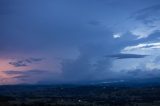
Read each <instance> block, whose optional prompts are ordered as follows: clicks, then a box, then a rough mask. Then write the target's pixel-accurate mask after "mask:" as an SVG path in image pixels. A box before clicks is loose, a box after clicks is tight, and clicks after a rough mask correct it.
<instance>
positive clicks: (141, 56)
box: [107, 54, 147, 59]
mask: <svg viewBox="0 0 160 106" xmlns="http://www.w3.org/2000/svg"><path fill="white" fill-rule="evenodd" d="M146 56H147V55H140V54H114V55H109V56H107V57H111V58H115V59H131V58H132V59H136V58H145V57H146Z"/></svg>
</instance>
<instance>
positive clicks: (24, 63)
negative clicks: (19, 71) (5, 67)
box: [9, 58, 43, 67]
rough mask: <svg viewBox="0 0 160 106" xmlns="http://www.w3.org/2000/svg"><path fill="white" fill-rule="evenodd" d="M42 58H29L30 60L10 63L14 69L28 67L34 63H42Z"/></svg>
mask: <svg viewBox="0 0 160 106" xmlns="http://www.w3.org/2000/svg"><path fill="white" fill-rule="evenodd" d="M42 60H43V59H42V58H28V59H23V60H16V61H12V62H9V64H10V65H13V66H14V67H25V66H28V65H30V64H32V63H35V62H39V61H42Z"/></svg>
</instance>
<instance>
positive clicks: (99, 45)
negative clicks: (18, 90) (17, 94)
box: [0, 0, 160, 85]
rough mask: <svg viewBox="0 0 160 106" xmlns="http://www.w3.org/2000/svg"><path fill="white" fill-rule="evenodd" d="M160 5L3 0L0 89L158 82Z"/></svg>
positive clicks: (116, 0)
mask: <svg viewBox="0 0 160 106" xmlns="http://www.w3.org/2000/svg"><path fill="white" fill-rule="evenodd" d="M159 15H160V1H159V0H0V23H1V24H0V85H5V84H55V83H56V84H57V83H58V84H61V83H80V82H84V83H85V82H90V81H91V82H94V81H102V80H105V81H109V80H128V79H145V78H159V77H160V76H159V75H160V35H159V34H160V17H159Z"/></svg>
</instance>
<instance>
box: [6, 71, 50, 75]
mask: <svg viewBox="0 0 160 106" xmlns="http://www.w3.org/2000/svg"><path fill="white" fill-rule="evenodd" d="M3 72H4V73H5V74H8V75H16V74H19V75H32V74H41V73H45V72H47V71H44V70H25V71H15V70H8V71H3Z"/></svg>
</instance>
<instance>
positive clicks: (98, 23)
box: [88, 21, 101, 26]
mask: <svg viewBox="0 0 160 106" xmlns="http://www.w3.org/2000/svg"><path fill="white" fill-rule="evenodd" d="M88 24H90V25H93V26H99V25H101V22H100V21H90V22H89V23H88Z"/></svg>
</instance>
